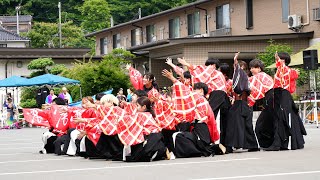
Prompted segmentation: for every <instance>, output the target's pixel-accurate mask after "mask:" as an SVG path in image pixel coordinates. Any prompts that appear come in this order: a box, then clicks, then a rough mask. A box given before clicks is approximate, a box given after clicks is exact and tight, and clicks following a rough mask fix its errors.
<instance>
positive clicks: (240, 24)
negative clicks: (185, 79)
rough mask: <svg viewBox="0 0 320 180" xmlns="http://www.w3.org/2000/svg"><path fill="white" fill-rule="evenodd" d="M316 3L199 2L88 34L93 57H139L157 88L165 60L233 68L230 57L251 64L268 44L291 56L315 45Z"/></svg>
mask: <svg viewBox="0 0 320 180" xmlns="http://www.w3.org/2000/svg"><path fill="white" fill-rule="evenodd" d="M319 7H320V3H319V1H318V0H268V1H266V0H199V1H196V2H194V3H190V4H187V5H184V6H181V7H177V8H173V9H169V10H166V11H163V12H160V13H157V14H153V15H150V16H146V17H142V18H140V19H136V20H133V21H130V22H126V23H123V24H118V25H115V26H113V27H109V28H106V29H103V30H100V31H97V32H93V33H90V34H88V35H87V37H92V36H95V37H96V55H104V54H107V53H109V52H111V51H112V49H115V48H124V49H127V50H129V51H131V52H132V53H134V54H136V55H138V56H139V58H137V59H136V60H134V62H133V63H134V64H135V67H136V68H137V69H139V70H140V71H141V72H145V71H151V72H152V73H153V74H155V76H156V77H157V80H158V82H159V84H160V86H167V85H169V81H167V80H166V79H165V78H162V77H161V70H162V69H164V68H169V67H168V66H167V65H166V64H165V59H166V58H167V57H171V58H173V59H175V58H177V57H185V58H186V60H187V61H188V62H190V63H191V64H204V62H205V60H207V59H208V58H209V57H213V58H219V59H220V60H221V61H222V62H227V63H230V64H231V63H232V61H233V60H232V59H233V56H234V53H235V52H238V51H239V52H241V54H240V59H243V60H247V61H249V60H251V59H253V58H254V57H255V56H256V54H257V53H259V52H263V51H264V49H265V47H266V46H267V45H268V44H269V43H268V41H270V40H271V39H272V40H274V41H276V42H278V43H287V44H289V45H291V46H292V47H293V49H294V52H298V51H300V50H302V49H305V48H307V47H309V46H310V45H312V44H314V43H316V42H320V11H319Z"/></svg>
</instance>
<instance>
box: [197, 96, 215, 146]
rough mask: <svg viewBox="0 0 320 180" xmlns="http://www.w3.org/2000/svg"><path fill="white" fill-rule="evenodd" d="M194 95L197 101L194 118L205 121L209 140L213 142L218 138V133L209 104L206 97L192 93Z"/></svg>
mask: <svg viewBox="0 0 320 180" xmlns="http://www.w3.org/2000/svg"><path fill="white" fill-rule="evenodd" d="M194 97H195V99H196V103H197V106H196V110H195V112H196V113H195V119H197V120H200V121H201V122H203V123H206V124H207V125H208V129H209V132H210V138H211V142H213V143H214V142H215V141H217V140H218V139H219V138H220V133H219V131H218V128H217V123H216V120H215V118H214V114H213V111H212V109H211V107H210V104H209V102H208V101H207V99H206V98H204V97H203V96H201V95H199V94H197V93H194Z"/></svg>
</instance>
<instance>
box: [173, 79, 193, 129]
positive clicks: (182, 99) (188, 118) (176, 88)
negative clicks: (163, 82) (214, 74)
mask: <svg viewBox="0 0 320 180" xmlns="http://www.w3.org/2000/svg"><path fill="white" fill-rule="evenodd" d="M172 99H173V112H174V113H175V114H176V117H177V119H178V122H177V123H180V122H192V121H193V120H194V116H195V108H196V101H195V99H194V97H193V96H192V94H191V91H190V88H189V87H188V86H186V85H184V84H183V83H181V82H180V81H177V82H175V83H174V84H173V88H172Z"/></svg>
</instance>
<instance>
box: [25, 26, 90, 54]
mask: <svg viewBox="0 0 320 180" xmlns="http://www.w3.org/2000/svg"><path fill="white" fill-rule="evenodd" d="M61 31H62V47H66V48H67V47H74V48H76V47H78V48H80V47H94V41H93V40H92V39H86V38H85V37H84V32H83V31H82V29H81V28H79V27H77V26H75V25H73V24H72V22H67V23H64V24H63V25H62V28H61ZM26 36H27V37H28V38H30V39H31V46H32V47H33V48H48V47H59V36H58V24H56V23H43V22H42V23H35V24H34V25H33V27H32V30H31V31H30V32H29V33H27V34H26Z"/></svg>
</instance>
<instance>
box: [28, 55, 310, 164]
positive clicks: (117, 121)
mask: <svg viewBox="0 0 320 180" xmlns="http://www.w3.org/2000/svg"><path fill="white" fill-rule="evenodd" d="M238 55H239V53H236V54H235V57H234V64H233V66H234V72H233V78H232V79H229V78H228V73H229V71H230V67H229V65H228V64H226V63H222V64H220V61H219V60H218V59H208V60H207V61H206V62H205V65H197V66H196V65H191V64H189V63H188V62H187V61H186V60H185V59H184V58H178V61H179V63H180V64H182V65H183V66H185V67H186V69H188V70H187V71H184V69H183V68H181V67H178V66H176V65H174V64H173V63H172V60H171V59H170V58H168V59H167V60H166V63H167V64H168V65H169V66H171V67H172V69H173V70H174V71H175V73H176V74H177V76H178V78H176V77H175V76H174V75H173V73H172V71H168V70H166V69H164V70H163V71H162V75H163V76H164V77H166V78H168V79H169V80H170V81H172V84H173V85H172V87H171V94H162V93H160V92H159V88H158V85H157V84H156V82H155V78H154V75H152V74H150V73H147V74H145V75H142V74H141V73H140V72H139V71H137V70H136V69H134V68H133V67H131V65H127V66H126V68H127V69H128V71H129V76H130V80H131V83H132V85H133V87H134V88H135V89H136V91H135V92H134V94H133V96H132V101H131V102H125V101H122V100H119V99H118V98H116V97H115V96H114V95H112V94H106V95H105V94H97V95H96V96H95V100H94V99H93V98H92V97H84V98H83V99H82V108H76V107H68V106H67V105H66V104H65V101H64V100H63V99H61V98H59V97H58V98H55V99H54V100H53V103H52V105H51V106H50V108H49V109H47V110H40V109H24V110H23V111H24V118H25V119H26V121H28V122H29V123H31V124H34V125H37V126H45V127H47V128H48V129H49V131H48V132H45V133H43V135H42V140H43V143H44V147H43V149H42V150H41V151H40V153H55V154H57V155H69V156H82V157H85V158H89V159H97V158H98V159H108V160H117V161H126V162H141V161H143V162H149V161H155V160H162V159H175V158H188V157H200V156H206V157H207V156H214V155H223V154H227V153H232V152H233V151H234V150H237V149H245V150H246V149H247V150H248V151H249V152H252V151H260V150H261V149H263V150H266V151H279V150H289V149H291V150H295V149H302V148H304V143H305V142H304V138H303V136H304V135H306V130H305V128H304V125H303V123H302V121H301V119H300V117H299V115H298V109H297V108H296V106H295V104H294V102H293V100H292V96H291V93H293V92H294V91H295V88H296V86H295V81H296V79H297V78H298V74H299V72H298V71H296V70H294V69H291V68H289V67H288V66H287V65H288V64H289V63H290V56H289V54H288V53H276V54H275V61H276V66H277V71H276V74H275V76H274V78H272V77H271V76H269V75H268V74H266V73H265V72H264V65H263V63H262V61H260V60H258V59H254V60H252V61H250V63H249V68H248V66H247V64H246V63H245V62H244V61H240V60H239V61H238ZM249 69H250V72H251V74H252V76H250V77H249V76H248V75H249V71H248V70H249ZM256 101H260V102H263V107H262V112H261V114H260V116H259V118H258V119H257V122H256V127H255V129H254V128H253V123H252V117H253V109H252V106H253V105H254V104H255V102H256Z"/></svg>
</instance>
